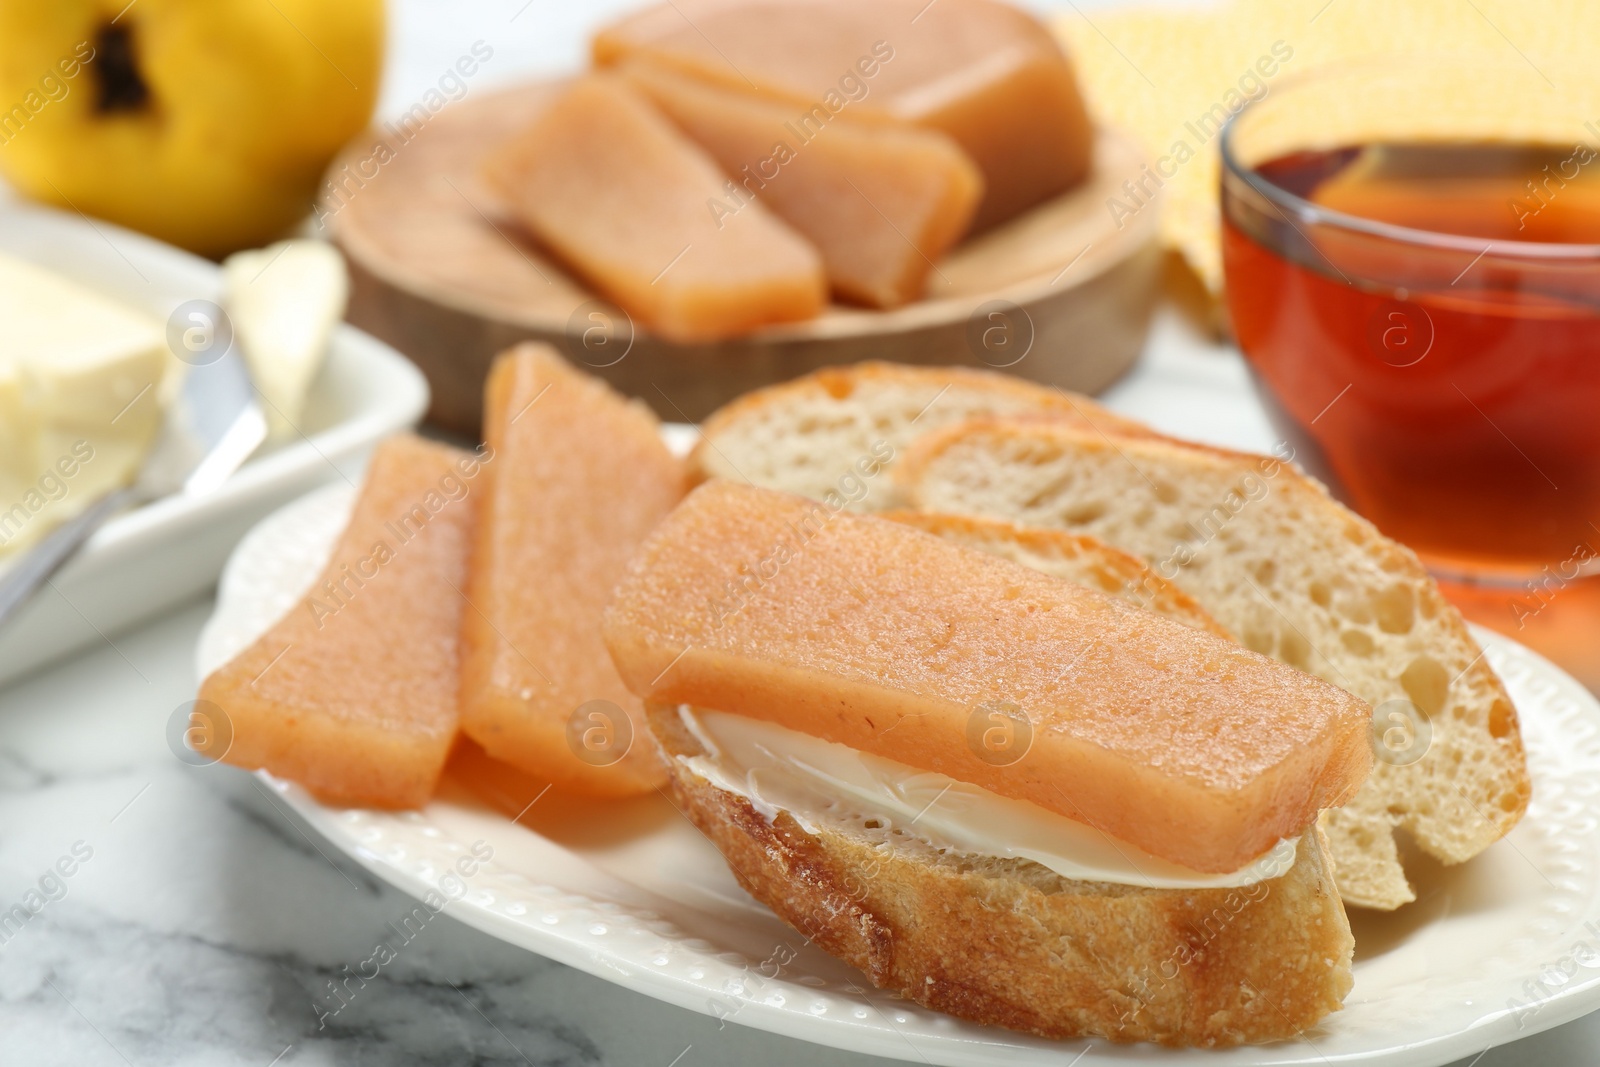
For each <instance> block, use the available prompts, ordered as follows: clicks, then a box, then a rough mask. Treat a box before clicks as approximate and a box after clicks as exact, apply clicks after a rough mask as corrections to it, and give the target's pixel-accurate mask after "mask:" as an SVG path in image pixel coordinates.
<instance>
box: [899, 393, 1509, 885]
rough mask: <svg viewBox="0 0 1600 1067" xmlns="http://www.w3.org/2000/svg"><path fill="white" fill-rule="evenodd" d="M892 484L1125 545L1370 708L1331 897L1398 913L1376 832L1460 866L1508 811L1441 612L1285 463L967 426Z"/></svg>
mask: <svg viewBox="0 0 1600 1067" xmlns="http://www.w3.org/2000/svg"><path fill="white" fill-rule="evenodd" d="M896 473H897V475H898V476H899V477H900V479H901V482H900V484H901V486H902V488H903V490H904V491H905V492H906V494H907V495H908V496H909V497H910V499H911V500H912V501H913V502H915V503H916V504H917V505H920V506H922V507H927V508H934V509H938V510H940V511H956V512H966V513H972V514H979V515H990V516H995V517H1000V518H1006V519H1010V520H1012V521H1015V522H1021V523H1027V524H1029V525H1038V526H1049V527H1055V528H1058V529H1066V530H1071V531H1074V532H1078V533H1085V534H1089V535H1091V536H1094V537H1098V538H1102V539H1104V540H1105V541H1108V542H1110V543H1111V544H1114V545H1117V546H1118V547H1120V548H1123V549H1126V550H1128V551H1129V552H1132V553H1134V554H1135V555H1137V556H1140V557H1142V558H1143V559H1144V560H1145V561H1146V562H1147V563H1149V564H1150V565H1151V566H1152V567H1153V568H1154V569H1155V571H1156V572H1157V573H1158V574H1160V575H1162V576H1163V577H1168V578H1170V579H1171V580H1172V581H1173V582H1174V583H1175V584H1176V585H1178V586H1179V587H1180V588H1182V589H1184V590H1185V591H1187V592H1188V593H1189V594H1190V595H1191V596H1193V597H1194V598H1195V599H1196V600H1197V601H1199V602H1200V604H1201V605H1202V606H1203V607H1204V608H1205V609H1206V610H1207V611H1209V612H1210V613H1211V614H1212V615H1213V616H1215V617H1216V619H1217V620H1218V621H1219V622H1221V623H1222V625H1223V626H1225V627H1226V628H1227V629H1228V630H1229V631H1231V632H1232V633H1234V634H1236V635H1237V636H1238V637H1239V639H1240V640H1241V641H1243V642H1244V644H1245V645H1246V646H1247V647H1249V648H1251V649H1254V650H1255V651H1258V652H1262V653H1265V654H1268V655H1271V656H1274V657H1276V658H1277V659H1279V660H1281V661H1283V662H1285V663H1288V664H1291V665H1293V666H1296V667H1300V668H1302V669H1304V670H1307V671H1310V672H1311V673H1313V674H1316V675H1318V676H1319V677H1322V678H1324V679H1326V680H1328V681H1331V682H1333V683H1335V684H1337V685H1339V686H1342V687H1343V688H1345V689H1347V690H1349V691H1350V692H1352V693H1354V694H1356V695H1357V696H1359V697H1362V698H1363V699H1365V700H1367V701H1368V702H1370V703H1371V705H1372V706H1373V708H1374V722H1373V726H1372V733H1373V736H1374V741H1375V750H1376V752H1377V755H1378V759H1377V760H1376V761H1375V763H1374V769H1373V774H1372V777H1371V778H1370V779H1368V781H1367V784H1366V786H1365V787H1364V788H1363V789H1362V791H1361V793H1360V794H1359V795H1358V796H1357V798H1356V799H1355V801H1354V802H1352V803H1351V804H1349V805H1347V806H1345V807H1344V808H1342V809H1340V810H1338V811H1330V812H1328V813H1327V814H1326V815H1325V816H1324V819H1323V826H1324V829H1325V830H1326V831H1327V834H1328V838H1329V841H1330V845H1331V847H1332V850H1333V857H1334V860H1335V863H1336V865H1337V867H1338V872H1339V889H1340V892H1341V893H1342V894H1343V895H1344V899H1345V901H1346V903H1350V904H1360V905H1365V906H1368V907H1374V908H1396V907H1399V906H1400V905H1402V904H1404V903H1406V902H1408V901H1410V900H1412V899H1414V894H1413V892H1412V890H1411V887H1410V885H1409V884H1408V883H1407V881H1406V878H1405V872H1404V870H1403V869H1402V867H1401V864H1400V860H1399V855H1398V851H1397V849H1396V845H1395V840H1394V832H1395V830H1396V829H1399V828H1403V829H1404V830H1406V831H1407V832H1408V833H1409V834H1410V835H1411V836H1412V837H1413V838H1415V840H1416V841H1417V843H1418V844H1419V845H1420V846H1421V847H1422V848H1423V850H1424V851H1426V852H1428V853H1429V854H1430V855H1433V856H1435V857H1437V858H1438V859H1440V860H1442V861H1444V862H1446V863H1460V862H1462V861H1464V860H1467V859H1470V858H1471V857H1473V856H1475V855H1477V854H1478V853H1479V852H1481V851H1483V850H1484V849H1485V848H1487V847H1488V846H1489V845H1490V844H1492V843H1493V842H1495V841H1497V840H1499V839H1500V838H1501V837H1503V836H1504V835H1505V834H1506V833H1507V832H1508V831H1510V829H1511V828H1512V827H1513V826H1515V825H1516V823H1517V820H1518V819H1520V818H1521V817H1522V813H1523V812H1524V811H1525V810H1526V809H1527V805H1528V797H1529V793H1530V785H1529V781H1528V772H1527V765H1526V761H1525V758H1524V754H1523V748H1522V738H1521V732H1520V730H1519V727H1518V724H1517V714H1516V711H1515V709H1514V708H1513V707H1512V704H1511V700H1510V698H1509V697H1508V696H1507V694H1506V691H1505V687H1504V686H1503V685H1502V684H1501V682H1500V679H1499V678H1498V677H1497V676H1496V675H1495V673H1494V671H1493V669H1492V668H1490V666H1489V665H1488V663H1487V662H1485V661H1484V658H1483V652H1482V649H1480V648H1479V646H1478V644H1477V642H1476V641H1475V640H1473V638H1472V635H1471V634H1470V633H1469V632H1468V630H1467V628H1466V625H1465V623H1463V622H1462V619H1461V615H1460V613H1459V612H1458V611H1457V610H1456V609H1455V608H1454V607H1453V606H1451V605H1450V603H1449V602H1448V601H1446V600H1445V599H1444V597H1443V596H1442V595H1441V594H1440V593H1439V589H1438V586H1437V585H1436V584H1435V583H1434V581H1433V579H1432V578H1430V577H1429V576H1428V573H1427V572H1426V571H1425V570H1424V569H1423V567H1422V564H1421V563H1420V562H1419V561H1418V560H1417V557H1416V556H1415V554H1413V553H1412V552H1411V551H1410V550H1409V549H1407V548H1405V547H1404V546H1402V545H1398V544H1396V543H1395V542H1393V541H1391V540H1389V539H1388V538H1386V537H1384V536H1383V535H1382V534H1380V533H1379V532H1378V531H1377V529H1376V528H1375V527H1373V525H1372V524H1371V523H1369V522H1367V521H1366V520H1365V519H1362V518H1360V517H1359V516H1357V515H1355V514H1353V513H1351V512H1350V511H1348V510H1346V509H1345V508H1344V507H1343V506H1342V505H1340V504H1338V503H1337V502H1335V501H1334V500H1333V499H1332V498H1330V497H1329V496H1328V494H1327V491H1326V490H1325V489H1324V488H1323V487H1322V486H1321V485H1320V484H1319V483H1317V482H1315V481H1314V480H1312V479H1310V478H1308V477H1305V476H1304V475H1301V474H1299V473H1297V472H1296V471H1295V470H1294V469H1293V468H1292V467H1290V466H1289V465H1288V464H1287V463H1285V462H1282V461H1280V460H1278V459H1276V458H1273V457H1269V456H1251V455H1245V454H1241V453H1233V452H1224V451H1220V450H1216V449H1209V448H1202V447H1198V446H1178V445H1174V444H1173V443H1171V442H1168V441H1165V440H1157V439H1150V438H1145V439H1133V438H1118V439H1116V440H1115V441H1112V440H1111V439H1109V438H1106V437H1104V436H1102V435H1099V434H1094V433H1084V432H1083V431H1081V430H1079V429H1076V428H1074V427H1071V426H1069V425H1065V424H1062V423H1059V422H1057V423H1050V422H1047V421H1044V420H1006V419H998V420H996V419H991V420H982V419H980V420H974V421H973V422H971V423H968V424H966V425H963V426H957V427H951V428H948V429H946V430H944V431H941V432H940V433H937V434H933V435H930V436H928V437H926V438H923V439H922V440H920V441H918V442H917V444H916V445H915V446H914V447H913V448H912V449H911V451H910V453H909V454H908V455H907V456H906V457H905V459H904V460H903V461H902V463H901V464H900V466H899V468H898V469H897V472H896Z"/></svg>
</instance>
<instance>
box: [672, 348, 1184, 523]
mask: <svg viewBox="0 0 1600 1067" xmlns="http://www.w3.org/2000/svg"><path fill="white" fill-rule="evenodd" d="M873 390H878V391H879V392H880V393H883V394H889V393H895V392H898V393H901V394H904V393H906V392H916V393H917V394H918V395H919V396H922V397H925V402H926V403H927V404H928V407H927V409H925V410H926V411H927V413H929V414H930V415H932V416H933V417H930V418H927V419H925V420H922V419H921V417H920V415H919V417H918V418H913V419H911V421H912V422H918V421H920V422H921V425H920V426H919V427H918V429H919V430H922V429H927V428H930V427H931V426H932V425H934V424H936V423H938V424H942V423H940V421H939V418H938V417H939V416H941V415H947V414H948V412H947V411H946V410H945V409H946V407H949V406H951V404H952V401H951V399H950V398H949V396H948V395H947V394H948V393H952V392H958V393H960V394H962V395H963V396H965V397H966V398H967V403H968V404H969V405H971V404H972V403H973V402H974V401H977V400H979V399H980V398H981V400H982V408H981V410H985V411H990V412H996V413H998V412H1007V413H1014V414H1022V413H1025V412H1031V413H1036V414H1038V415H1041V416H1045V417H1050V418H1055V419H1064V420H1068V421H1071V422H1073V423H1074V424H1076V425H1079V426H1082V427H1085V428H1093V429H1096V430H1099V431H1102V432H1106V433H1121V434H1127V435H1135V436H1137V435H1148V434H1154V431H1153V430H1151V429H1150V428H1148V427H1146V426H1144V425H1143V424H1142V423H1139V422H1137V421H1135V420H1133V419H1129V418H1124V417H1123V416H1121V415H1118V414H1116V413H1115V412H1112V411H1110V410H1109V409H1107V408H1105V407H1102V406H1101V405H1100V404H1097V403H1095V401H1093V400H1091V399H1089V398H1088V397H1086V396H1083V395H1082V394H1080V393H1071V392H1067V391H1066V390H1064V389H1057V388H1052V387H1050V386H1044V385H1037V384H1035V383H1033V382H1027V381H1023V380H1022V379H1020V378H1014V377H1011V376H1010V375H1006V374H1001V373H999V372H996V371H989V370H978V369H974V368H970V367H925V366H911V365H908V364H903V363H888V362H883V361H877V360H872V361H868V362H864V363H856V364H852V365H849V366H842V367H824V368H823V369H821V370H818V371H813V372H812V373H810V374H806V375H802V376H801V377H799V378H795V379H793V380H791V381H787V382H782V383H780V384H777V385H771V386H767V387H766V388H763V389H756V390H753V391H751V392H748V393H746V394H744V395H743V396H741V397H739V398H737V399H735V400H733V401H731V402H729V403H728V404H725V405H723V406H722V407H721V408H719V409H718V410H717V411H715V412H713V413H712V414H711V416H710V417H709V418H707V419H705V421H704V422H702V423H701V425H700V430H701V433H700V440H699V442H698V443H697V444H696V445H695V447H694V450H693V451H692V452H691V453H690V454H689V470H690V478H691V480H692V481H694V482H696V483H698V482H701V481H705V480H707V479H710V478H730V479H734V480H737V481H742V480H745V474H744V473H743V472H742V471H741V469H740V468H741V467H745V466H746V461H745V460H744V458H743V456H742V455H740V454H739V453H740V452H741V449H740V447H739V446H738V444H737V442H738V440H739V439H740V438H741V437H742V435H743V432H745V431H748V430H749V429H750V428H751V427H752V426H755V425H757V424H759V423H761V422H762V421H764V420H765V419H767V418H768V417H769V416H780V415H784V414H788V415H789V416H790V417H791V418H793V417H795V415H794V413H795V412H797V411H799V410H801V409H804V410H806V411H807V412H808V415H807V416H803V417H802V418H807V419H809V413H821V414H822V417H821V418H820V419H818V420H817V423H818V425H817V426H816V428H815V429H814V430H800V431H797V433H799V434H800V435H807V434H810V433H815V434H817V435H818V436H820V437H827V436H829V435H830V434H831V433H833V432H835V431H837V430H838V429H839V427H838V426H837V425H836V424H834V423H832V422H830V420H831V419H833V418H835V417H836V414H837V412H841V411H843V409H844V408H846V407H850V406H853V405H854V404H855V402H857V401H860V402H862V403H863V404H866V405H869V406H875V405H873V399H874V398H873V395H872V391H873ZM919 406H920V405H919ZM974 410H979V409H976V408H975V409H974ZM899 417H900V416H899V413H898V412H896V413H894V414H892V415H888V416H887V417H886V419H884V420H877V419H874V420H872V421H874V422H876V423H877V429H879V430H882V431H883V436H885V437H887V438H888V439H889V440H890V442H891V443H892V444H895V445H896V446H898V445H901V444H904V443H906V441H905V440H904V439H903V438H901V439H898V440H897V438H900V437H901V431H903V430H907V429H909V426H907V427H900V426H896V425H894V423H895V422H896V420H897V419H898V418H899ZM961 417H965V416H964V415H963V416H961ZM945 421H948V418H947V419H945ZM812 451H816V449H813V450H812ZM821 451H822V452H824V453H825V452H826V447H823V448H822V449H821ZM851 451H852V458H853V455H854V453H855V452H858V451H859V448H856V449H852V450H851ZM730 453H731V454H730ZM847 471H848V468H847V467H846V468H842V469H840V470H838V471H833V472H830V473H831V474H832V476H833V477H838V476H839V475H842V474H845V473H847ZM755 481H756V482H757V484H761V485H767V486H769V487H771V488H778V489H786V490H789V491H791V492H800V491H802V490H801V489H800V487H797V486H793V485H788V484H779V483H778V482H773V481H771V480H769V479H766V478H762V477H756V478H755ZM894 503H895V501H893V500H886V501H885V502H884V503H882V504H879V503H877V497H876V496H874V497H872V498H869V501H868V502H867V504H866V506H864V507H863V508H861V509H859V510H878V509H879V508H880V507H886V506H893V504H894Z"/></svg>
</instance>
